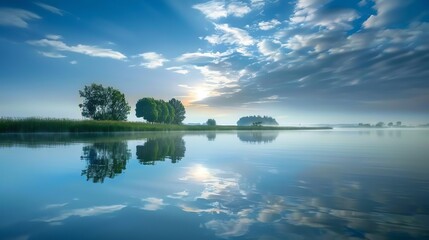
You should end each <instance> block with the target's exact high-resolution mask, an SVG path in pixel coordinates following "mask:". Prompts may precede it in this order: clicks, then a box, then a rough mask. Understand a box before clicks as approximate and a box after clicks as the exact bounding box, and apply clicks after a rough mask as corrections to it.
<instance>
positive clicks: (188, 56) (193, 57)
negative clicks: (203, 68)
mask: <svg viewBox="0 0 429 240" xmlns="http://www.w3.org/2000/svg"><path fill="white" fill-rule="evenodd" d="M232 53H233V51H231V50H227V51H225V52H201V51H198V52H191V53H184V54H182V55H180V56H179V57H178V58H177V60H178V61H182V62H192V61H207V60H210V61H211V60H213V59H215V62H216V61H218V60H219V59H220V58H223V57H227V56H230V55H231V54H232Z"/></svg>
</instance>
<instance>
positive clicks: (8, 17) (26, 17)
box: [0, 8, 41, 28]
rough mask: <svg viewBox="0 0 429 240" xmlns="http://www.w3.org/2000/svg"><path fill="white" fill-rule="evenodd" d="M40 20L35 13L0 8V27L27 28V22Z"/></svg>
mask: <svg viewBox="0 0 429 240" xmlns="http://www.w3.org/2000/svg"><path fill="white" fill-rule="evenodd" d="M35 19H41V17H40V16H39V15H37V14H35V13H32V12H30V11H27V10H23V9H18V8H0V25H4V26H12V27H19V28H27V27H28V21H31V20H35Z"/></svg>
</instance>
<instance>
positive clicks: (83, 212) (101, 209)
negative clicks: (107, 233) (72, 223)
mask: <svg viewBox="0 0 429 240" xmlns="http://www.w3.org/2000/svg"><path fill="white" fill-rule="evenodd" d="M125 207H126V205H122V204H118V205H107V206H94V207H89V208H79V209H71V210H67V211H64V212H63V213H61V214H60V215H58V216H55V217H51V218H44V219H38V220H36V221H41V222H61V221H63V220H66V219H67V218H69V217H72V216H77V217H91V216H97V215H101V214H108V213H113V212H116V211H119V210H121V209H123V208H125Z"/></svg>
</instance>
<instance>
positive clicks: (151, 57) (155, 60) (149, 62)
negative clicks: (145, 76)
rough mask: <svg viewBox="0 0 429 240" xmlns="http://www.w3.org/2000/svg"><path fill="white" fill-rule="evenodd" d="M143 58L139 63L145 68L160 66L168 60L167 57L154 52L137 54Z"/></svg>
mask: <svg viewBox="0 0 429 240" xmlns="http://www.w3.org/2000/svg"><path fill="white" fill-rule="evenodd" d="M138 56H139V57H141V58H142V59H143V62H142V63H141V64H140V65H141V66H143V67H145V68H158V67H162V66H163V65H164V63H165V62H168V61H169V60H168V59H165V58H164V57H163V56H162V54H159V53H156V52H146V53H141V54H139V55H138Z"/></svg>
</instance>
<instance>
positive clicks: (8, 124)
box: [0, 118, 330, 133]
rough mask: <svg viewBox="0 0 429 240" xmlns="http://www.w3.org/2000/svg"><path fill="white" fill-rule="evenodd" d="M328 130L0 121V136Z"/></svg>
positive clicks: (85, 121)
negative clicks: (58, 133) (57, 133)
mask: <svg viewBox="0 0 429 240" xmlns="http://www.w3.org/2000/svg"><path fill="white" fill-rule="evenodd" d="M307 129H330V128H319V127H274V126H273V127H271V126H248V127H246V126H224V125H218V126H205V125H197V126H190V125H175V124H159V123H155V124H151V123H143V122H124V121H95V120H72V119H53V118H0V133H36V132H47V133H48V132H70V133H84V132H141V131H206V130H220V131H223V130H307Z"/></svg>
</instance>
